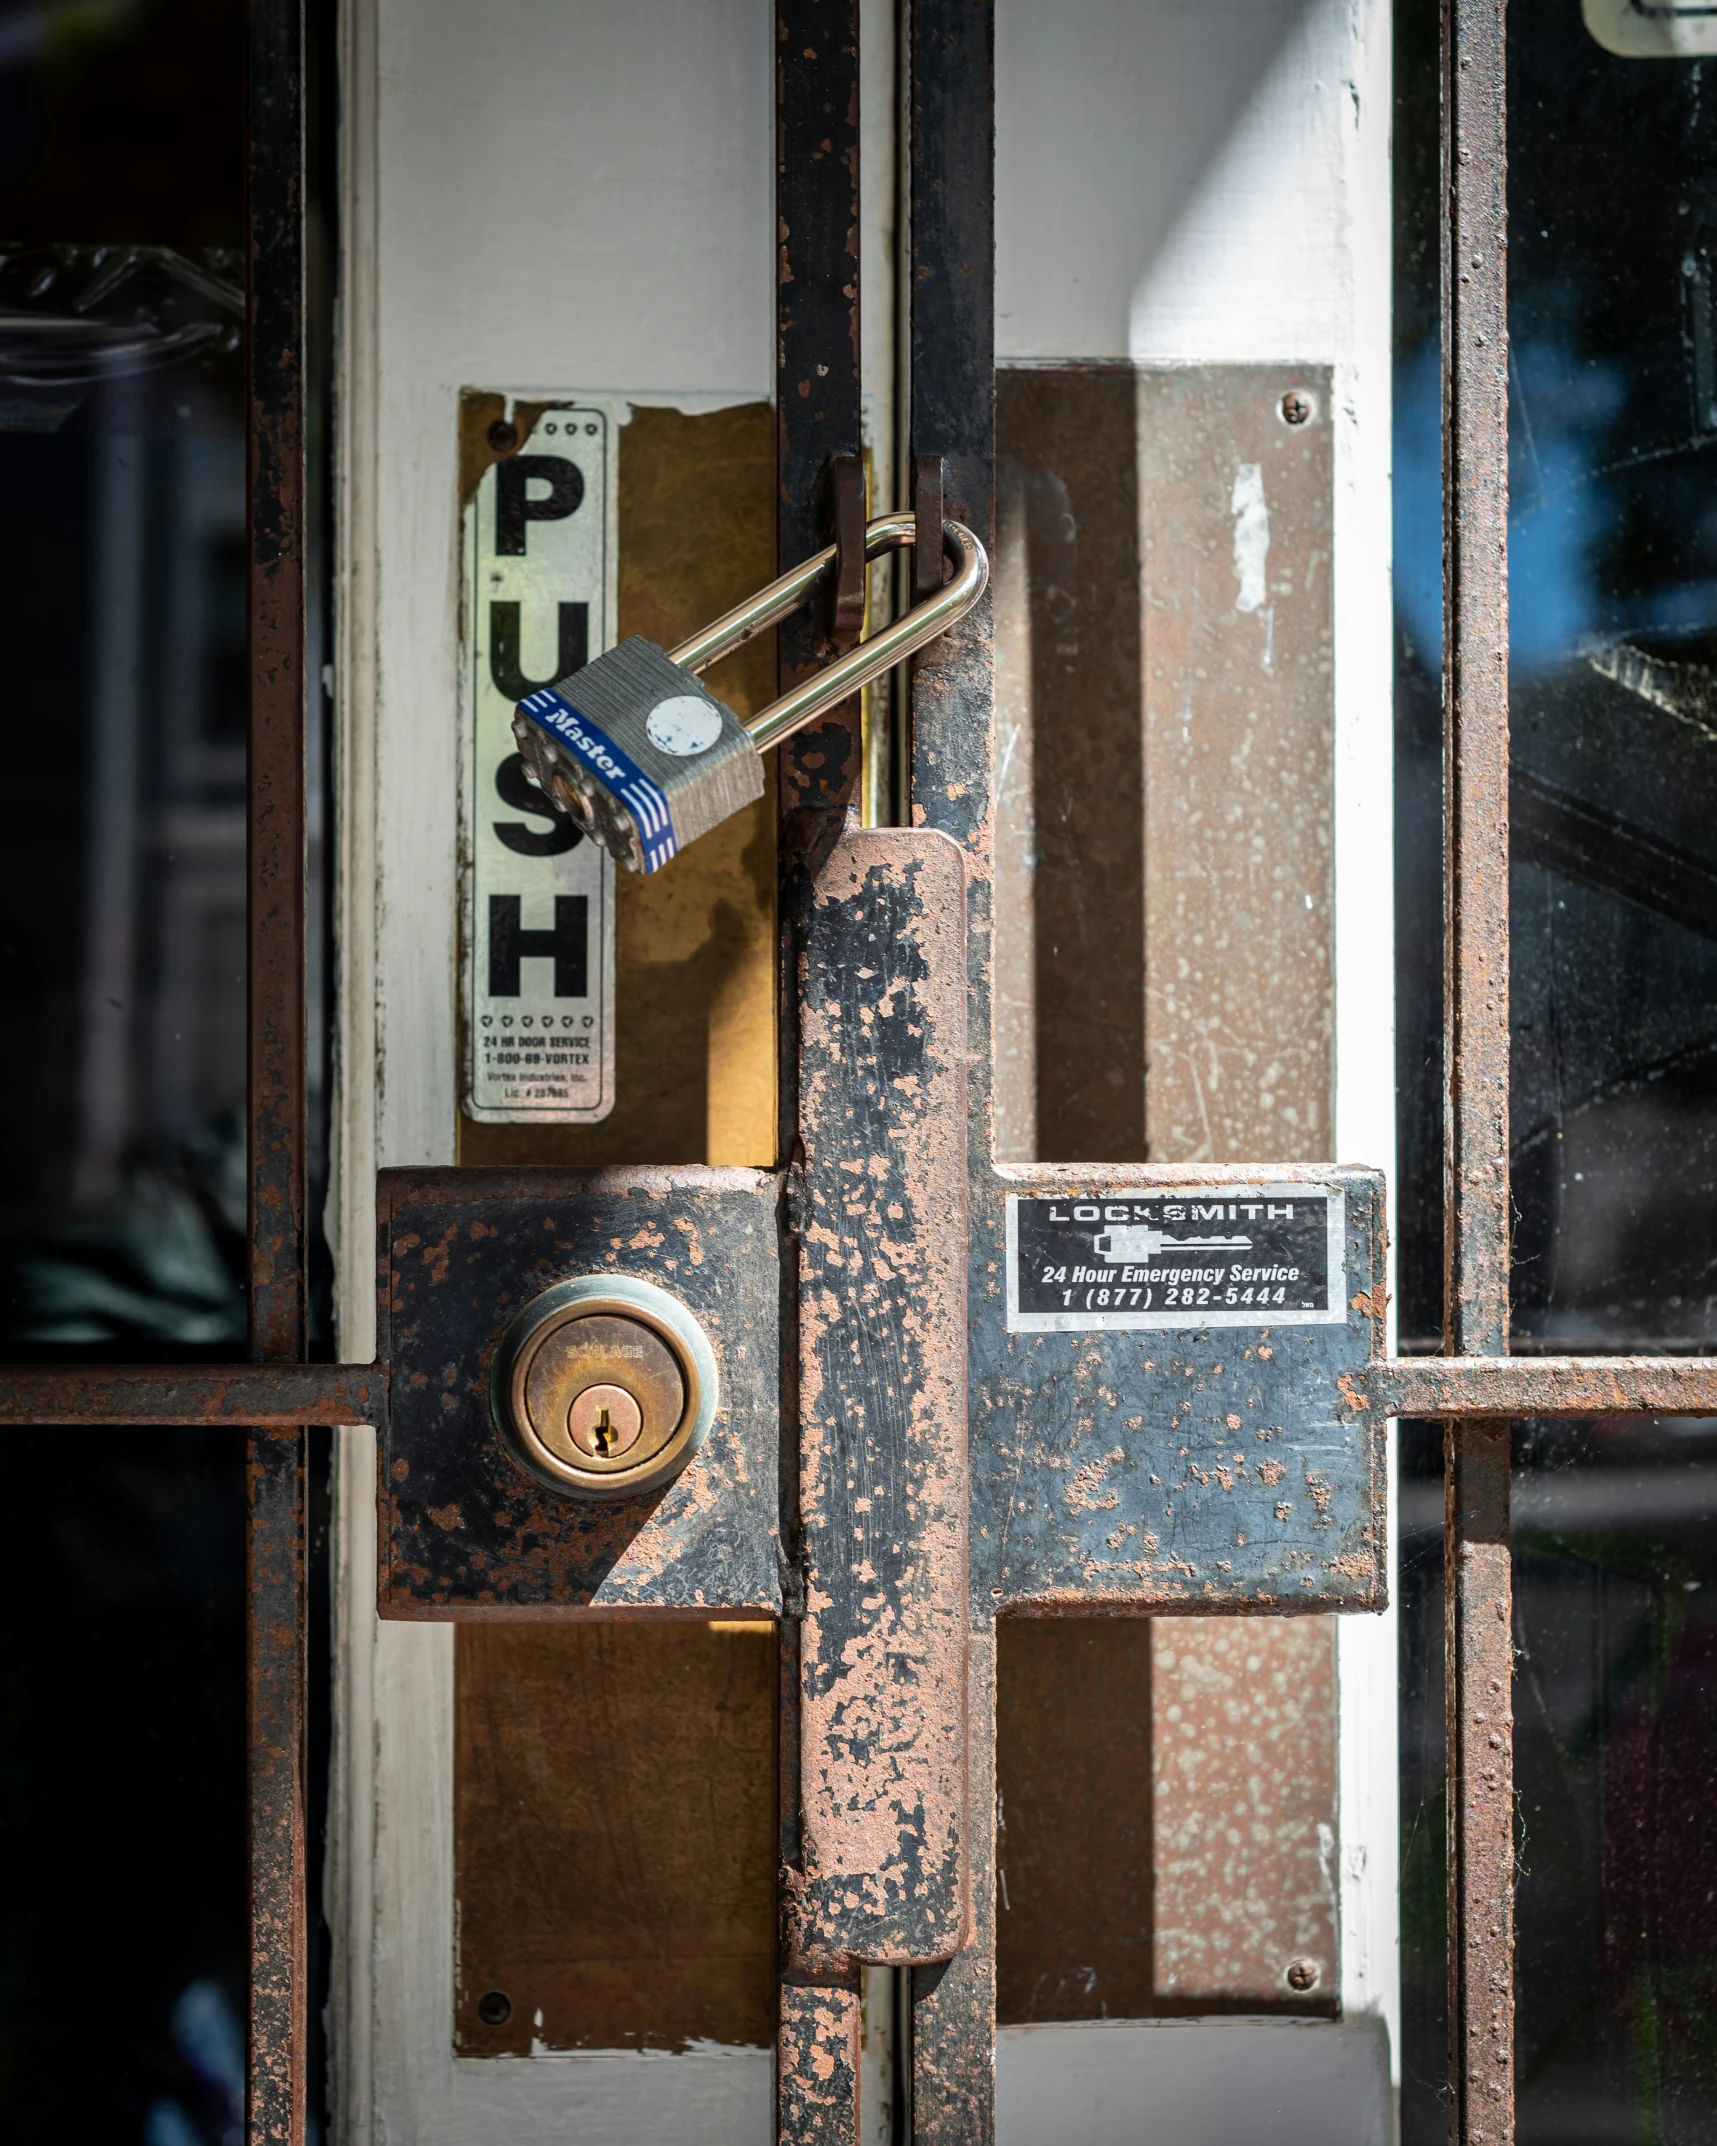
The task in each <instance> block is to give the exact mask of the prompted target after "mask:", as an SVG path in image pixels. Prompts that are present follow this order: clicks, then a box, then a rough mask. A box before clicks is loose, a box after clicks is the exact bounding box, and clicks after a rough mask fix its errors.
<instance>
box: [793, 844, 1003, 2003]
mask: <svg viewBox="0 0 1717 2146" xmlns="http://www.w3.org/2000/svg"><path fill="white" fill-rule="evenodd" d="M800 900H801V903H802V911H801V913H802V916H803V926H802V932H803V937H802V944H801V952H800V962H799V981H800V1054H799V1116H800V1126H801V1139H802V1142H803V1148H804V1164H803V1179H802V1185H801V1188H800V1191H799V1194H798V1198H797V1203H796V1211H797V1215H798V1241H799V1252H798V1263H799V1417H800V1432H799V1455H800V1477H799V1514H798V1520H799V1542H800V1547H801V1555H802V1558H803V1564H804V1573H805V1587H806V1606H805V1616H804V1620H803V1624H802V1627H801V1635H800V1685H799V1692H800V1699H799V1769H800V1802H801V1812H802V1818H801V1826H802V1831H801V1837H800V1856H801V1865H800V1867H799V1868H798V1869H797V1870H795V1871H792V1872H790V1873H789V1875H788V1880H787V1884H788V1898H787V1902H786V1916H787V1924H788V1930H789V1935H790V1942H791V1945H792V1949H793V1951H794V1953H795V1955H796V1956H797V1957H798V1958H799V1959H800V1960H802V1961H804V1962H806V1963H813V1964H814V1963H829V1962H838V1961H844V1960H847V1959H852V1960H861V1959H862V1960H867V1961H875V1962H880V1963H888V1962H897V1963H899V1962H910V1961H919V1960H935V1959H942V1958H946V1957H948V1956H949V1955H950V1954H952V1953H953V1952H954V1951H955V1950H957V1948H958V1947H959V1945H960V1943H961V1941H962V1940H963V1938H964V1936H965V1930H966V1922H967V1915H968V1906H967V1901H968V1880H967V1871H966V1858H965V1853H964V1840H963V1822H964V1806H965V1801H966V1706H965V1639H966V1490H967V1484H966V1383H965V1370H966V1363H965V1353H966V1349H965V1344H966V1335H965V1324H966V1322H965V1286H964V1283H965V1234H966V1231H965V1192H966V1140H965V1132H966V1116H965V1108H964V1104H965V1071H966V1022H965V1006H966V968H965V931H964V922H965V868H964V862H963V860H962V858H961V855H960V852H959V849H958V848H957V846H956V845H955V844H954V843H953V842H951V841H949V840H948V838H947V837H946V836H944V835H938V834H930V833H923V832H918V833H913V832H908V831H905V830H892V829H890V830H871V831H863V832H861V831H858V830H852V831H849V833H848V834H847V835H846V837H845V839H844V840H842V841H841V842H840V843H839V844H838V845H837V846H836V847H835V848H834V850H833V851H832V852H831V854H830V855H829V856H828V858H827V860H826V861H825V862H823V863H822V864H821V866H820V868H819V869H818V870H817V871H816V873H815V876H814V878H812V879H811V880H810V883H809V884H808V885H805V886H804V887H803V888H802V892H801V896H800Z"/></svg>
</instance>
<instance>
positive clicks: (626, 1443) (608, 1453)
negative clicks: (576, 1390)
mask: <svg viewBox="0 0 1717 2146" xmlns="http://www.w3.org/2000/svg"><path fill="white" fill-rule="evenodd" d="M566 1428H567V1433H568V1435H569V1436H570V1437H571V1439H572V1442H573V1444H574V1445H575V1446H577V1447H578V1449H579V1451H580V1452H582V1453H588V1454H589V1455H590V1456H591V1458H592V1459H593V1460H618V1459H619V1458H620V1456H621V1455H622V1454H623V1453H626V1452H629V1451H630V1450H631V1448H632V1447H633V1446H635V1445H636V1444H637V1443H638V1438H639V1434H640V1433H641V1432H642V1430H643V1428H644V1412H643V1410H642V1409H641V1408H640V1407H639V1405H638V1398H637V1396H636V1394H631V1393H628V1392H627V1391H626V1389H625V1387H624V1386H610V1385H607V1384H605V1383H598V1384H597V1385H594V1386H586V1387H585V1389H584V1391H583V1392H582V1393H580V1394H577V1395H575V1396H574V1398H573V1402H572V1406H571V1408H569V1409H568V1411H567V1418H566Z"/></svg>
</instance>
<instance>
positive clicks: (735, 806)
mask: <svg viewBox="0 0 1717 2146" xmlns="http://www.w3.org/2000/svg"><path fill="white" fill-rule="evenodd" d="M916 535H917V523H916V520H915V518H914V516H912V515H911V514H883V515H879V516H878V517H877V518H876V520H875V521H873V522H871V523H870V524H869V526H868V527H867V528H866V530H865V543H864V554H865V557H866V559H874V558H877V557H879V556H880V554H882V553H883V552H885V551H895V550H898V549H901V548H902V547H904V546H906V545H908V544H911V543H912V542H913V541H914V539H915V538H916ZM942 548H943V551H944V554H945V555H946V556H947V557H948V558H949V559H950V560H951V561H952V562H953V566H954V576H953V579H952V580H950V581H946V582H944V583H943V585H942V587H941V588H940V589H938V590H937V591H936V592H935V594H934V595H932V596H930V597H928V598H927V599H926V600H925V601H924V602H923V603H920V604H917V605H915V606H914V607H913V608H912V609H911V610H910V611H908V612H907V613H906V615H905V616H904V617H903V618H899V619H896V620H895V622H894V624H893V625H892V626H888V627H886V628H884V630H883V631H882V632H881V633H879V634H875V635H873V636H872V638H871V639H870V640H868V641H861V642H860V643H859V644H858V646H857V647H856V648H854V649H852V650H850V651H849V652H848V653H847V654H846V655H844V656H842V657H840V658H839V659H838V660H837V661H835V662H833V663H831V664H830V665H829V666H828V667H827V668H826V669H825V670H821V671H818V672H817V673H816V675H815V676H814V677H812V678H808V679H806V680H805V682H804V683H803V684H801V685H798V686H795V687H794V689H793V690H792V691H791V692H790V693H784V694H783V695H782V696H781V698H780V699H779V700H777V701H773V702H771V704H770V705H769V706H768V707H767V708H765V709H764V710H763V712H762V714H761V715H755V716H753V717H752V718H751V719H750V721H749V722H744V723H742V722H741V721H740V719H739V718H738V716H736V715H735V714H734V712H733V710H732V709H731V708H729V707H727V706H725V705H724V704H723V703H722V702H721V701H719V700H717V699H716V697H715V695H714V694H713V693H711V692H709V691H708V689H707V688H706V687H705V686H704V685H703V683H702V681H701V680H700V679H699V677H698V675H697V674H698V672H699V671H701V670H704V669H705V668H706V667H707V666H708V665H709V664H712V663H714V662H715V661H716V660H717V658H718V657H721V656H725V655H726V654H727V653H728V652H729V650H730V649H735V648H738V647H739V646H740V645H741V643H742V642H745V641H749V640H750V639H751V638H752V637H753V635H755V634H759V633H762V632H764V631H765V630H766V629H767V628H768V627H770V626H773V625H774V624H776V622H777V621H778V620H780V619H783V618H785V617H786V616H787V614H788V613H789V612H790V611H796V610H797V609H798V608H799V606H800V605H801V604H802V603H804V602H805V601H806V600H807V599H808V598H809V596H810V595H811V594H812V592H813V591H814V590H815V588H816V587H817V584H818V583H819V582H820V581H821V580H822V579H823V577H824V575H825V574H827V573H828V572H829V571H830V570H831V569H832V568H833V566H834V563H835V554H836V547H835V546H834V545H833V544H831V545H829V546H828V547H827V548H826V549H825V550H823V551H820V552H818V553H817V554H816V555H815V557H813V558H810V559H807V560H806V561H805V563H804V564H803V565H802V566H796V567H794V568H793V570H792V572H791V573H787V574H783V575H782V576H781V578H780V579H779V580H778V581H772V582H771V583H770V584H769V586H768V587H767V588H766V589H760V590H759V591H758V592H757V594H756V595H755V596H753V597H751V598H750V599H749V600H748V601H747V602H745V603H743V604H741V605H739V606H738V607H737V608H736V609H734V610H732V611H729V612H727V613H726V614H725V615H724V616H723V617H721V618H719V619H717V620H716V622H715V623H714V625H712V626H706V627H705V628H704V630H703V632H702V633H699V634H694V635H693V637H692V638H691V640H689V641H682V642H681V643H680V645H679V646H678V647H677V648H674V649H670V650H667V651H666V652H664V651H663V650H662V649H660V648H658V647H657V646H656V645H655V643H654V642H652V641H646V640H642V639H640V638H638V637H636V636H634V637H633V638H632V639H631V640H628V641H622V642H621V643H620V645H619V647H618V648H613V649H610V650H609V652H608V653H607V654H606V655H604V656H598V657H597V659H596V661H595V662H594V663H588V664H586V665H585V666H584V668H583V669H582V670H580V671H577V672H575V673H572V674H571V675H569V676H568V677H566V678H563V679H561V680H560V681H559V682H558V683H557V684H555V685H551V686H545V687H543V688H542V689H541V690H540V691H538V692H536V693H533V694H531V695H530V696H529V698H528V699H526V700H522V701H520V702H519V704H518V707H517V708H516V709H515V711H514V714H513V736H514V737H515V738H516V739H517V740H518V745H519V752H520V755H521V756H522V758H523V760H524V767H525V773H526V775H527V776H528V777H529V779H530V780H531V781H532V782H534V783H535V784H536V786H537V787H538V789H540V790H541V791H543V793H544V794H545V795H546V796H548V797H550V798H552V799H553V801H554V803H555V804H556V805H557V806H558V807H559V808H560V809H561V810H562V811H563V812H565V813H567V814H568V815H569V817H571V818H572V819H573V820H575V821H576V822H577V823H578V825H579V826H580V827H582V828H583V829H584V830H585V832H586V833H587V834H590V835H593V836H594V837H595V839H596V840H597V841H598V842H600V843H601V844H602V846H603V847H604V848H605V849H607V850H608V851H610V852H611V853H612V854H613V855H614V856H615V857H616V858H618V859H619V861H620V862H621V863H622V864H624V865H627V866H629V867H630V868H631V870H633V871H634V872H658V871H660V870H661V868H662V866H663V865H665V864H666V863H667V862H668V860H669V859H670V858H671V857H673V856H675V855H676V854H677V853H678V852H679V851H680V850H682V849H684V848H685V846H686V844H687V843H688V842H693V841H695V840H696V839H697V837H698V836H699V835H701V834H707V833H708V832H709V830H710V829H711V828H712V827H717V826H719V825H720V824H721V822H722V821H723V820H725V819H728V818H729V817H730V816H731V815H732V814H733V813H735V812H738V811H739V810H740V808H741V807H742V806H744V805H748V804H750V803H751V802H752V800H753V799H754V798H758V797H761V796H762V794H763V760H762V755H763V753H764V751H765V750H766V749H767V748H768V747H769V746H771V745H774V744H777V743H778V742H779V741H780V740H781V739H782V738H785V737H789V736H791V734H792V733H793V732H794V731H795V730H799V729H801V728H802V727H803V726H804V725H805V724H806V723H810V722H813V721H815V719H816V718H817V717H818V716H819V715H822V714H824V713H826V712H827V710H829V709H830V708H833V707H836V706H838V705H839V703H840V702H841V701H843V700H846V699H847V698H849V697H850V696H851V695H852V694H854V693H856V692H857V691H858V690H859V688H860V687H861V686H865V685H868V684H869V683H870V681H871V680H872V679H873V678H880V677H881V675H882V674H883V672H884V671H887V670H890V669H892V668H893V666H894V665H895V664H897V663H899V662H902V661H903V660H904V659H905V658H906V657H907V656H910V655H912V654H913V653H914V652H915V651H916V650H918V649H920V648H922V647H924V646H925V644H926V643H927V642H929V641H933V640H934V639H935V638H936V636H937V635H938V634H940V633H945V632H946V631H947V630H948V628H949V627H950V626H952V625H953V624H954V623H955V622H956V621H957V620H959V619H961V618H964V617H965V615H966V613H967V612H968V611H970V610H971V608H972V606H973V605H974V604H975V603H976V602H977V601H978V599H979V597H980V596H982V595H983V593H984V589H985V586H986V584H987V583H988V581H989V576H990V563H989V560H988V559H987V558H986V557H985V556H984V548H983V546H982V545H981V544H980V543H979V542H978V540H977V538H976V537H975V536H974V535H973V534H972V532H971V531H970V530H969V529H967V528H966V527H964V526H963V525H962V524H961V523H959V522H944V523H943V524H942Z"/></svg>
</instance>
